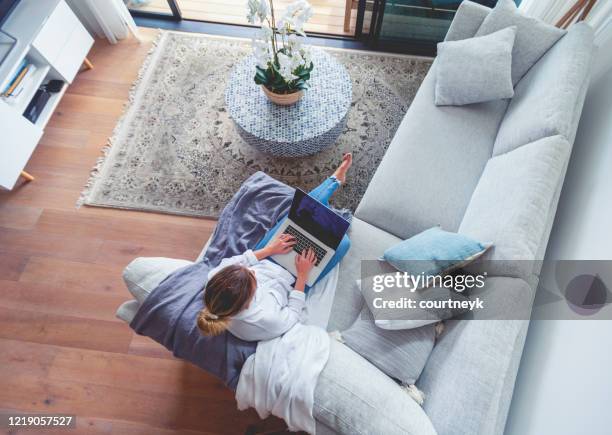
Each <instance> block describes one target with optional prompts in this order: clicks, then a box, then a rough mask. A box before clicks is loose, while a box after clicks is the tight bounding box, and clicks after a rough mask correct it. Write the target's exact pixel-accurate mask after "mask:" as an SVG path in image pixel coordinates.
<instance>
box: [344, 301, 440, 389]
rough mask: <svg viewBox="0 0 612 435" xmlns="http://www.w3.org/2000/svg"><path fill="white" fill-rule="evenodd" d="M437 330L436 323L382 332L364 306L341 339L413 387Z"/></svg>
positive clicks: (429, 351) (391, 375)
mask: <svg viewBox="0 0 612 435" xmlns="http://www.w3.org/2000/svg"><path fill="white" fill-rule="evenodd" d="M434 329H435V327H434V325H433V324H430V325H426V326H422V327H420V328H412V329H404V330H396V331H392V330H387V329H382V328H379V327H378V326H376V325H375V324H374V317H373V316H372V313H371V312H370V310H369V309H368V308H367V307H363V309H362V310H361V314H360V315H359V316H358V317H357V319H355V322H354V323H353V324H352V325H351V327H350V328H349V329H347V330H346V331H343V332H342V339H343V340H344V343H345V344H346V345H347V346H348V347H350V348H351V349H353V350H354V351H355V352H357V353H358V354H359V355H361V356H362V357H364V358H365V359H367V360H368V361H370V362H371V363H372V364H374V365H375V366H376V367H378V368H379V369H380V370H381V371H382V372H383V373H385V374H386V375H387V376H390V377H392V378H393V379H397V380H398V381H400V382H401V383H403V384H405V385H412V384H414V383H415V382H416V380H417V379H418V378H419V376H420V375H421V372H422V371H423V367H425V363H426V362H427V358H429V354H430V353H431V350H432V349H433V345H434V342H435V339H436V338H435V331H434Z"/></svg>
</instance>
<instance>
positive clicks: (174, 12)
mask: <svg viewBox="0 0 612 435" xmlns="http://www.w3.org/2000/svg"><path fill="white" fill-rule="evenodd" d="M203 1H204V0H203ZM124 2H125V4H126V6H127V7H128V9H129V10H130V12H131V13H132V15H134V16H149V17H151V16H153V17H160V18H171V19H175V20H180V19H181V18H182V14H181V10H180V8H179V6H178V3H177V2H176V0H124Z"/></svg>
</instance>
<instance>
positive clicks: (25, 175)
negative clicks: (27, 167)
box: [21, 171, 35, 181]
mask: <svg viewBox="0 0 612 435" xmlns="http://www.w3.org/2000/svg"><path fill="white" fill-rule="evenodd" d="M21 176H22V177H23V178H24V179H25V180H26V181H34V180H35V178H34V177H33V176H32V175H30V174H28V173H27V172H26V171H21Z"/></svg>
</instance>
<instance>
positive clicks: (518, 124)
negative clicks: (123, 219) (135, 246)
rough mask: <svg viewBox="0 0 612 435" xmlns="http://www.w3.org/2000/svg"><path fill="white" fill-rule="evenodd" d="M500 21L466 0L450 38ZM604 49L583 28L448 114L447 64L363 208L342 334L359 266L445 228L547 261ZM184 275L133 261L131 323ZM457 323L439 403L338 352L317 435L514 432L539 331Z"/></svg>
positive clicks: (438, 388) (510, 291)
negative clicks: (440, 103) (529, 340)
mask: <svg viewBox="0 0 612 435" xmlns="http://www.w3.org/2000/svg"><path fill="white" fill-rule="evenodd" d="M488 13H489V9H488V8H486V7H483V6H480V5H477V4H475V3H471V2H464V3H463V5H462V6H461V7H460V9H459V11H458V12H457V15H456V17H455V19H454V21H453V23H452V25H451V28H450V30H449V32H448V35H447V36H446V39H447V40H457V39H464V38H469V37H471V36H473V35H474V34H475V32H476V31H477V29H478V28H479V26H480V24H481V23H482V20H483V19H484V18H485V17H486V15H487V14H488ZM592 41H593V36H592V33H591V31H590V28H589V27H588V26H586V25H583V24H578V25H574V26H573V27H571V29H570V30H569V31H568V33H567V34H566V35H565V36H564V37H563V38H562V39H561V40H559V41H558V42H557V43H556V44H555V45H554V46H553V47H552V48H551V49H550V50H549V51H548V52H547V53H546V54H545V55H544V56H543V57H542V58H541V59H540V60H539V61H538V63H537V64H536V65H535V66H534V67H533V68H532V69H531V70H530V71H529V72H528V73H527V75H525V76H524V77H523V78H522V80H521V81H520V82H519V83H518V84H517V85H516V87H515V96H514V98H513V99H512V100H511V101H508V100H500V101H494V102H488V103H481V104H474V105H468V106H461V107H437V106H435V105H434V84H435V69H436V63H435V62H434V64H433V66H432V68H431V70H430V72H429V74H428V75H427V77H426V78H425V80H424V82H423V84H422V86H421V88H420V90H419V92H418V94H417V96H416V98H415V99H414V102H413V103H412V105H411V107H410V109H409V110H408V112H407V114H406V116H405V118H404V120H403V122H402V123H401V125H400V127H399V129H398V131H397V133H396V135H395V137H394V139H393V141H392V143H391V145H390V147H389V150H388V151H387V153H386V155H385V157H384V159H383V161H382V162H381V164H380V166H379V168H378V170H377V171H376V174H375V175H374V178H373V179H372V182H371V183H370V185H369V187H368V190H367V192H366V193H365V196H364V198H363V200H362V201H361V203H360V205H359V207H358V209H357V210H356V213H355V217H354V220H353V223H352V225H351V228H350V233H349V235H350V238H351V242H352V245H351V250H350V252H349V254H348V255H347V256H346V257H345V259H344V260H343V261H342V262H341V264H340V279H339V285H338V289H337V292H336V298H335V301H334V304H333V308H332V316H331V321H330V325H329V329H330V330H340V331H342V330H344V329H346V328H347V327H349V326H350V325H351V324H352V322H353V321H354V320H355V318H356V317H357V316H358V314H359V312H360V311H361V309H362V306H363V299H362V296H361V294H360V293H359V292H357V291H356V290H355V288H354V282H355V280H356V279H358V278H359V276H360V261H361V260H362V259H375V258H377V257H379V256H380V255H381V254H382V252H383V251H384V250H385V249H386V248H388V247H390V246H391V245H393V244H395V243H397V242H399V241H401V240H403V239H406V238H409V237H411V236H412V235H414V234H417V233H419V232H420V231H423V230H425V229H428V228H430V227H432V226H434V225H441V226H442V228H444V229H445V230H448V231H459V232H466V233H470V234H473V235H474V236H475V237H478V238H479V239H480V240H486V241H493V242H494V243H495V248H493V249H492V251H490V253H489V257H490V259H493V260H495V259H498V260H499V259H501V260H534V259H542V258H543V256H544V252H545V249H546V245H547V242H548V235H549V233H550V229H551V226H552V222H553V220H554V216H555V210H556V207H557V201H558V198H559V194H560V191H561V187H562V184H563V178H564V176H565V170H566V167H567V162H568V160H569V156H570V153H571V144H572V143H573V141H574V136H575V132H576V128H577V124H578V121H579V118H580V113H581V110H582V104H583V100H584V96H585V93H586V90H587V87H588V83H589V71H590V66H591V60H592V56H593V42H592ZM185 264H187V263H186V261H185V260H171V259H163V258H140V259H137V260H135V261H134V262H132V263H131V264H130V266H128V268H127V269H126V271H125V274H124V278H125V280H126V284H127V285H128V287H129V289H130V291H131V292H132V293H133V294H134V296H135V297H136V300H135V301H131V302H128V303H126V304H124V305H123V306H122V307H121V308H120V309H119V311H118V316H119V317H121V318H123V319H124V320H126V321H129V320H130V319H131V316H133V313H134V310H136V309H137V308H138V300H142V298H144V297H146V294H147V292H148V291H150V290H151V289H153V288H154V287H155V286H156V285H157V283H159V282H160V281H161V280H162V279H163V278H164V277H165V276H167V275H168V274H169V273H171V272H172V271H174V270H175V269H176V268H178V267H181V266H183V265H185ZM497 269H499V270H497ZM538 274H539V270H538V269H537V267H531V268H524V267H523V268H512V267H510V268H503V267H500V268H496V269H495V270H494V273H492V274H491V273H490V274H489V278H488V280H487V281H488V283H489V285H493V286H495V287H496V288H497V289H500V288H501V289H503V291H502V292H501V293H500V294H501V295H502V297H503V298H504V299H503V301H504V304H508V305H512V304H513V303H517V304H518V303H520V302H519V300H524V296H525V295H526V294H533V292H534V289H535V288H536V286H537V283H538ZM498 293H499V292H498ZM445 326H446V327H445V330H444V332H443V334H442V335H441V336H440V337H439V338H438V340H437V343H436V345H435V347H434V349H433V351H432V353H431V355H430V357H429V360H428V362H427V364H426V366H425V368H424V371H423V373H422V375H421V377H420V378H419V381H418V383H417V386H418V387H419V388H420V389H421V390H422V391H423V392H424V393H425V395H426V399H425V402H424V404H423V406H422V407H421V406H419V405H418V404H417V403H416V402H415V401H414V400H413V399H412V398H411V397H410V396H409V395H408V394H407V393H406V392H405V391H404V390H403V389H402V388H400V387H399V386H398V385H397V383H396V382H394V381H393V380H391V379H390V378H389V377H387V376H386V375H385V374H383V373H382V372H381V371H379V370H378V369H377V368H375V367H374V366H373V365H371V364H370V363H369V362H367V361H366V360H365V359H363V358H362V357H361V356H360V355H358V354H357V353H355V352H354V351H352V350H351V349H349V348H348V347H347V346H345V345H344V344H342V343H340V342H336V341H333V342H332V349H331V356H330V359H329V362H328V364H327V366H326V367H325V369H324V370H323V372H322V374H321V377H320V380H319V382H318V385H317V387H316V391H315V410H314V412H315V417H316V419H317V421H318V427H317V429H318V433H323V434H325V433H347V434H396V433H397V434H400V433H401V434H419V435H421V434H434V433H439V434H487V435H488V434H499V433H503V431H504V426H505V421H506V416H507V413H508V408H509V405H510V400H511V398H512V392H513V388H514V382H515V377H516V373H517V370H518V367H519V362H520V358H521V353H522V349H523V343H524V341H525V336H526V333H527V327H528V321H525V320H503V321H502V320H482V321H470V320H458V319H455V320H450V321H447V322H446V325H445ZM407 363H409V362H407Z"/></svg>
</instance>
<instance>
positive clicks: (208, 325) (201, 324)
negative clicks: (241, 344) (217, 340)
mask: <svg viewBox="0 0 612 435" xmlns="http://www.w3.org/2000/svg"><path fill="white" fill-rule="evenodd" d="M197 323H198V328H199V329H200V331H202V333H203V334H205V335H209V336H213V335H219V334H221V333H222V332H223V331H225V330H226V329H227V327H228V325H229V323H230V319H229V318H227V317H222V318H221V317H219V316H218V315H216V314H213V313H211V312H210V311H208V309H207V308H204V309H202V311H200V312H199V313H198V320H197Z"/></svg>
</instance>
